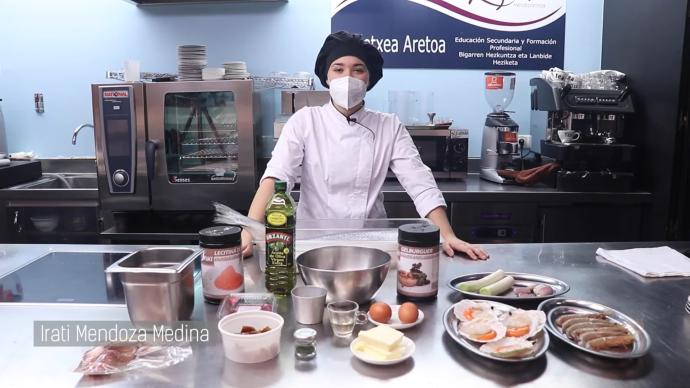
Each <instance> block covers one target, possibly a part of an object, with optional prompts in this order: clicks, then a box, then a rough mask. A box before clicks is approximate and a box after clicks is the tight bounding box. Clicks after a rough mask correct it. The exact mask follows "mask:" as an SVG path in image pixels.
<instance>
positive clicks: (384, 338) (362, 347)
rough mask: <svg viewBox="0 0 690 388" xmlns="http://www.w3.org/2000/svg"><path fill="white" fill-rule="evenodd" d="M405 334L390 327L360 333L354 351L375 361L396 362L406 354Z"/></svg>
mask: <svg viewBox="0 0 690 388" xmlns="http://www.w3.org/2000/svg"><path fill="white" fill-rule="evenodd" d="M402 343H403V333H401V332H400V331H398V330H395V329H393V328H391V327H390V326H386V325H381V326H376V327H375V328H373V329H370V330H363V331H360V332H359V336H358V337H357V343H356V344H354V350H355V351H357V352H359V353H361V354H363V355H365V356H367V357H369V358H373V359H375V360H380V361H388V360H395V359H398V358H400V357H402V356H403V355H404V354H405V347H404V346H402Z"/></svg>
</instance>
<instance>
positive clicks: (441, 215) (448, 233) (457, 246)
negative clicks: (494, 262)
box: [426, 206, 489, 260]
mask: <svg viewBox="0 0 690 388" xmlns="http://www.w3.org/2000/svg"><path fill="white" fill-rule="evenodd" d="M426 217H427V218H428V219H430V220H431V222H433V223H434V224H435V225H436V226H438V228H439V229H440V232H441V236H443V252H444V253H445V254H446V255H448V256H451V257H452V256H454V255H455V253H456V252H462V253H464V254H465V255H467V257H469V258H470V259H472V260H486V259H488V258H489V254H488V253H486V251H485V250H483V249H482V248H481V247H479V246H476V245H472V244H470V243H468V242H466V241H462V240H460V239H459V238H458V237H457V236H456V235H455V232H453V228H452V227H451V226H450V222H448V216H447V215H446V209H445V208H444V207H440V206H439V207H437V208H436V209H434V210H432V211H431V212H429V214H427V216H426Z"/></svg>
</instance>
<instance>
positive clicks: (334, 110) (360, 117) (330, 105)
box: [327, 101, 367, 124]
mask: <svg viewBox="0 0 690 388" xmlns="http://www.w3.org/2000/svg"><path fill="white" fill-rule="evenodd" d="M327 105H328V109H329V110H330V111H331V113H334V114H335V115H336V116H337V117H338V118H340V119H342V120H343V122H345V123H347V124H350V123H352V124H354V122H355V121H356V122H358V123H361V120H363V119H364V116H366V110H367V109H366V102H364V103H363V104H362V107H361V108H359V110H358V111H356V112H355V113H353V114H351V115H350V117H349V119H348V117H346V116H345V115H344V114H342V113H340V111H339V110H338V109H337V108H336V107H335V105H334V104H333V101H329V102H328V104H327ZM353 119H354V120H353Z"/></svg>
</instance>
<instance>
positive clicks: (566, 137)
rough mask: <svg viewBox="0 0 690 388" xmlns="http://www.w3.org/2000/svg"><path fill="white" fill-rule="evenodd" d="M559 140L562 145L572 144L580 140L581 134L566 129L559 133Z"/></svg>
mask: <svg viewBox="0 0 690 388" xmlns="http://www.w3.org/2000/svg"><path fill="white" fill-rule="evenodd" d="M558 138H559V139H561V143H572V142H576V141H578V140H579V139H580V132H577V131H573V130H572V129H564V130H560V131H558Z"/></svg>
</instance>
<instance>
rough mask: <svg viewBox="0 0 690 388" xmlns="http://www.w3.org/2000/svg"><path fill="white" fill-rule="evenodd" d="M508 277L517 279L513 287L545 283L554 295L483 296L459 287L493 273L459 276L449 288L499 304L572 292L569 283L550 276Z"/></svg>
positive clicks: (539, 299)
mask: <svg viewBox="0 0 690 388" xmlns="http://www.w3.org/2000/svg"><path fill="white" fill-rule="evenodd" d="M505 274H506V276H512V277H513V278H514V279H515V284H513V287H526V286H533V285H535V284H538V283H543V284H547V285H549V286H551V288H553V294H551V295H546V296H536V295H533V296H517V295H515V293H514V292H513V290H512V289H511V290H510V291H508V292H506V293H504V294H502V295H482V294H480V293H478V292H468V291H463V290H461V289H460V288H459V287H458V286H457V285H458V284H459V283H462V282H467V281H470V280H477V279H481V278H483V277H485V276H488V275H491V272H480V273H473V274H469V275H463V276H458V277H456V278H453V279H451V280H450V281H449V282H448V286H449V287H450V288H452V289H454V290H455V291H457V292H459V293H461V294H462V295H464V296H468V297H471V298H477V299H488V300H495V301H498V302H505V301H524V302H530V301H541V300H546V299H550V298H555V297H557V296H560V295H563V294H565V293H566V292H568V291H570V286H569V285H568V283H566V282H564V281H562V280H558V279H556V278H552V277H549V276H542V275H534V274H529V273H519V272H506V273H505Z"/></svg>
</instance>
